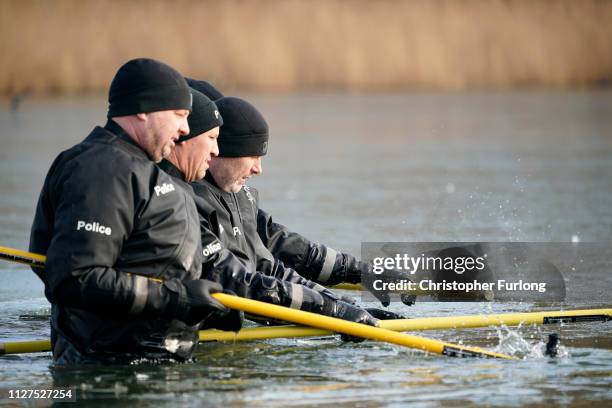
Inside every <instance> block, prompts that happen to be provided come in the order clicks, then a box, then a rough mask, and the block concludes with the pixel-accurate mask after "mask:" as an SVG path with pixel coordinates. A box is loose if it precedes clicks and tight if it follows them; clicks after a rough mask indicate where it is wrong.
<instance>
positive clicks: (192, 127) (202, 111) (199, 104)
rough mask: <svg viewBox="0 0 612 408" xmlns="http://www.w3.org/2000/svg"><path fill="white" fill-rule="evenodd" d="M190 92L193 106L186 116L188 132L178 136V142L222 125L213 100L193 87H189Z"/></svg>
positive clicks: (221, 119)
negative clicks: (185, 134)
mask: <svg viewBox="0 0 612 408" xmlns="http://www.w3.org/2000/svg"><path fill="white" fill-rule="evenodd" d="M191 94H192V95H193V108H192V109H191V113H190V114H189V116H188V117H187V122H188V123H189V134H188V135H187V136H181V137H179V139H178V142H179V143H180V142H184V141H185V140H188V139H191V138H192V137H196V136H199V135H201V134H202V133H204V132H208V131H209V130H210V129H212V128H215V127H217V126H221V125H223V118H222V117H221V114H220V113H219V109H218V108H217V105H215V103H214V102H213V101H211V100H210V99H209V98H208V97H207V96H206V95H204V94H203V93H201V92H198V91H196V90H195V89H193V88H191Z"/></svg>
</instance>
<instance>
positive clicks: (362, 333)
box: [0, 247, 512, 359]
mask: <svg viewBox="0 0 612 408" xmlns="http://www.w3.org/2000/svg"><path fill="white" fill-rule="evenodd" d="M0 254H1V256H2V257H4V258H5V259H8V260H12V261H16V262H22V263H32V264H35V266H39V264H40V263H41V262H45V260H46V257H45V256H44V255H39V254H33V253H30V252H26V251H19V250H14V249H11V248H5V247H0ZM17 258H18V259H17ZM212 296H214V297H215V299H217V300H218V301H219V302H221V303H222V304H223V305H224V306H226V307H229V308H231V309H237V310H242V311H244V312H248V313H253V314H256V315H260V316H265V317H270V318H273V319H279V320H284V321H288V322H292V323H297V324H303V325H306V326H312V327H317V328H319V329H327V330H330V331H336V332H338V333H344V334H349V335H352V336H357V337H363V338H366V339H371V340H378V341H384V342H388V343H393V344H397V345H401V346H405V347H410V348H416V349H419V350H424V351H429V352H432V353H437V354H442V355H447V356H451V357H457V356H460V357H494V358H503V359H512V357H511V356H507V355H504V354H500V353H494V352H489V351H486V350H483V349H480V348H477V347H473V348H472V347H464V346H460V345H454V344H450V343H445V342H442V341H438V340H433V339H427V338H422V337H417V336H411V335H408V334H403V333H397V332H394V331H391V330H387V329H382V328H379V327H372V326H368V325H365V324H360V323H355V322H349V321H346V320H342V319H337V318H333V317H329V316H323V315H319V314H315V313H309V312H304V311H302V310H295V309H291V308H288V307H283V306H277V305H272V304H270V303H265V302H260V301H257V300H252V299H245V298H241V297H238V296H232V295H228V294H225V293H215V294H213V295H212Z"/></svg>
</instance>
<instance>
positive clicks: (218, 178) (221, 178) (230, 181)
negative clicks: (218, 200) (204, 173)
mask: <svg viewBox="0 0 612 408" xmlns="http://www.w3.org/2000/svg"><path fill="white" fill-rule="evenodd" d="M262 171H263V170H262V167H261V156H251V157H215V158H213V159H212V160H211V162H210V173H211V174H212V176H213V178H214V179H215V182H216V183H217V185H218V186H219V188H221V190H223V191H226V192H228V193H237V192H239V191H240V189H241V188H242V187H243V186H244V184H245V183H246V181H247V180H248V179H249V178H250V177H251V176H253V175H256V174H261V172H262Z"/></svg>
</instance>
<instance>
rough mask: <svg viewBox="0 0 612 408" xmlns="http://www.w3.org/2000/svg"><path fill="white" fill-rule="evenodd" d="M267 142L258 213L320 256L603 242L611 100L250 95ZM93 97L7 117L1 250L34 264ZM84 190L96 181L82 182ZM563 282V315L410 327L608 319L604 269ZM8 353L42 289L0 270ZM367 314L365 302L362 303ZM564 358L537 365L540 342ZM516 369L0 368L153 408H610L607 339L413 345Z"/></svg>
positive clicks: (39, 325) (481, 335) (586, 333)
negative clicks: (43, 217) (32, 238)
mask: <svg viewBox="0 0 612 408" xmlns="http://www.w3.org/2000/svg"><path fill="white" fill-rule="evenodd" d="M246 97H247V98H248V99H249V100H251V101H252V102H254V103H255V105H256V106H258V107H259V108H260V109H261V111H262V112H263V113H264V115H265V116H266V117H267V119H268V121H269V124H270V126H271V142H270V150H269V155H268V156H267V157H266V158H265V161H264V175H263V176H261V177H258V178H256V179H254V183H253V184H254V185H255V186H256V187H258V188H259V189H260V196H261V199H262V207H263V208H264V209H266V210H267V211H269V212H271V213H272V214H273V215H274V216H275V218H276V219H277V220H278V221H280V222H281V223H284V224H286V225H289V226H291V227H292V228H293V229H295V230H297V231H300V232H302V233H303V234H304V235H306V236H309V237H311V238H312V239H314V240H317V241H321V242H325V243H328V244H330V245H332V246H334V247H336V248H339V249H343V250H346V251H350V252H353V253H358V252H359V249H360V243H361V242H362V241H461V240H463V241H546V242H569V241H571V240H572V239H573V240H578V241H581V242H599V243H605V242H610V241H612V239H611V238H612V189H611V188H610V181H609V180H611V179H612V115H611V114H610V109H611V108H610V107H611V106H612V93H610V92H524V93H500V94H493V93H488V94H477V93H473V94H462V93H450V94H445V93H439V94H437V93H413V94H374V95H362V94H333V93H332V94H299V95H276V96H269V95H268V96H264V95H246ZM105 107H106V106H105V102H104V100H102V99H81V100H27V101H26V102H25V103H24V104H23V105H22V106H21V108H20V110H19V111H18V112H9V111H8V108H7V107H6V106H5V105H4V106H3V107H2V111H1V112H0V138H1V139H0V140H1V143H2V148H1V149H0V170H1V173H0V174H1V175H2V176H1V178H0V188H1V189H0V191H2V195H1V196H0V245H3V246H9V247H16V248H24V249H25V248H27V241H28V236H29V227H30V224H31V220H32V215H33V211H34V206H35V202H36V199H37V195H38V192H39V191H40V188H41V185H42V182H43V178H44V175H45V174H46V171H47V169H48V167H49V165H50V162H51V160H52V159H53V158H54V157H55V156H56V155H57V153H58V152H59V151H60V150H62V149H65V148H67V147H69V146H71V145H72V144H74V143H77V142H78V141H80V140H81V139H82V138H83V137H84V136H85V135H86V134H87V133H88V131H89V130H90V129H91V128H92V127H93V126H94V125H96V124H102V123H103V120H104V116H105V115H104V113H105ZM92 182H94V181H93V180H92ZM600 258H601V259H598V260H596V261H594V262H592V265H591V266H590V267H589V270H587V271H586V272H583V275H581V276H577V277H576V278H575V279H569V278H572V271H571V270H562V272H563V274H564V276H565V277H566V279H568V281H570V282H571V284H570V285H568V290H569V292H568V297H567V299H566V301H565V302H564V303H557V304H543V303H539V304H533V303H458V302H457V303H437V302H421V303H417V305H415V306H414V307H412V308H406V307H404V306H403V305H398V304H393V305H392V306H391V308H392V310H394V311H397V312H402V313H405V314H407V315H410V316H415V317H417V316H418V317H422V316H449V315H458V314H461V315H463V314H475V313H505V312H512V311H535V310H547V309H549V310H556V309H576V308H595V307H610V304H611V302H610V290H611V289H612V280H611V279H612V278H611V275H612V274H611V273H610V263H611V262H610V259H609V257H606V256H601V257H600ZM0 277H1V281H2V285H0V310H2V313H1V315H0V341H8V340H26V339H39V338H45V337H47V336H48V330H49V329H48V313H49V306H48V304H47V302H46V300H45V299H44V297H43V288H42V285H41V284H40V283H39V282H38V281H37V278H36V277H35V276H34V274H33V273H31V272H30V271H28V270H27V269H26V268H25V267H22V266H18V265H13V264H8V263H5V262H2V261H0ZM372 306H374V304H372ZM551 332H557V333H559V334H560V337H561V344H562V348H561V357H559V358H557V359H554V360H552V359H549V358H546V357H543V356H542V347H543V343H542V342H543V341H544V340H545V338H546V336H547V334H549V333H551ZM420 334H422V335H427V336H430V337H434V338H438V339H441V340H445V341H449V342H455V343H463V344H466V345H479V346H483V347H487V348H490V349H494V350H497V351H501V352H506V353H512V354H514V355H524V356H525V358H524V359H522V360H518V361H492V360H480V359H466V360H459V359H450V358H443V357H439V356H432V355H427V354H424V353H422V352H418V351H412V350H407V349H404V348H401V347H397V346H392V345H387V344H383V343H377V342H364V343H361V344H343V343H342V342H341V341H340V340H338V339H337V338H333V337H327V338H322V339H277V340H268V341H258V342H251V343H236V344H202V345H201V346H200V347H199V349H198V354H197V358H198V363H196V364H186V365H150V364H148V365H146V364H145V365H138V366H128V367H125V366H120V367H116V366H115V367H73V368H62V369H59V368H53V366H52V364H51V359H50V356H49V354H47V353H39V354H22V355H7V356H2V357H0V390H2V395H1V396H0V401H2V402H3V403H5V402H8V400H7V399H6V396H7V394H6V391H5V390H7V389H9V388H14V387H20V388H27V387H48V386H51V385H53V384H55V385H56V386H59V385H72V386H74V387H76V389H77V390H78V393H79V398H83V399H87V400H88V401H91V402H97V403H99V405H101V406H102V405H107V404H108V403H109V402H113V401H115V400H116V399H118V398H119V399H122V400H134V401H144V402H151V403H155V405H156V406H160V405H162V406H163V405H168V406H174V405H175V404H176V402H181V403H182V404H185V405H187V406H202V405H204V406H207V405H209V406H216V405H220V404H223V405H227V406H247V405H248V406H306V405H313V404H318V405H322V406H332V405H333V406H364V407H369V406H380V405H386V406H407V405H410V406H416V407H421V406H423V407H430V406H449V407H455V406H466V405H467V406H470V405H473V406H482V405H490V406H551V405H572V406H587V405H589V406H603V405H606V404H608V405H609V404H610V403H611V402H612V391H610V388H611V387H610V385H611V384H612V336H611V335H612V323H596V324H579V325H567V326H545V327H533V326H527V327H521V328H483V329H469V330H444V331H435V332H423V333H420Z"/></svg>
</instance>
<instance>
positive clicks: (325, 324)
mask: <svg viewBox="0 0 612 408" xmlns="http://www.w3.org/2000/svg"><path fill="white" fill-rule="evenodd" d="M212 296H213V297H214V298H215V299H217V300H218V301H219V302H221V303H222V304H223V305H224V306H226V307H229V308H231V309H237V310H242V311H244V312H247V313H253V314H256V315H260V316H265V317H270V318H273V319H280V320H284V321H287V322H291V323H297V324H303V325H305V326H310V327H316V328H319V329H325V330H329V331H333V332H338V333H344V334H349V335H351V336H357V337H362V338H366V339H370V340H378V341H384V342H387V343H392V344H397V345H400V346H405V347H409V348H414V349H419V350H423V351H429V352H431V353H435V354H442V355H446V356H451V357H492V358H502V359H512V358H513V357H511V356H508V355H505V354H501V353H495V352H491V351H487V350H484V349H481V348H479V347H465V346H460V345H456V344H451V343H446V342H443V341H439V340H433V339H428V338H424V337H418V336H412V335H409V334H404V333H398V332H394V331H392V330H388V329H383V328H380V327H372V326H368V325H365V324H360V323H355V322H349V321H346V320H342V319H337V318H334V317H329V316H323V315H320V314H316V313H310V312H305V311H303V310H295V309H290V308H288V307H283V306H277V305H273V304H270V303H265V302H260V301H258V300H252V299H245V298H241V297H238V296H232V295H228V294H225V293H215V294H213V295H212Z"/></svg>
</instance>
